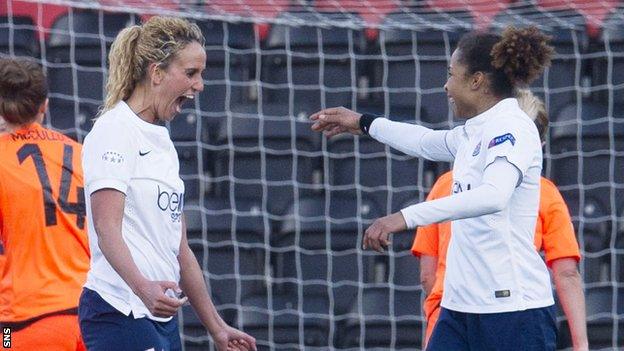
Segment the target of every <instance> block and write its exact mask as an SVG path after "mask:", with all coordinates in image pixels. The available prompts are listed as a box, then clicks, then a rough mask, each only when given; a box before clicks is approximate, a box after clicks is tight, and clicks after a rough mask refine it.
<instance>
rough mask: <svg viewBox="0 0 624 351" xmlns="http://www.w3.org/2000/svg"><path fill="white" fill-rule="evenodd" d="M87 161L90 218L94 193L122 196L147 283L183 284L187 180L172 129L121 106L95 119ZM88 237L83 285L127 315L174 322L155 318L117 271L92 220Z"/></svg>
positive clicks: (129, 237)
mask: <svg viewBox="0 0 624 351" xmlns="http://www.w3.org/2000/svg"><path fill="white" fill-rule="evenodd" d="M82 163H83V168H84V177H85V193H86V196H85V198H86V205H87V216H88V217H89V218H92V217H91V215H92V213H91V201H90V195H91V194H93V193H94V192H95V191H98V190H100V189H105V188H109V189H115V190H118V191H120V192H122V193H124V194H125V195H126V198H125V206H124V210H123V222H122V235H123V239H124V241H125V243H126V245H128V248H129V249H130V252H131V254H132V259H133V260H134V263H135V264H136V265H137V267H138V268H139V270H140V271H141V273H142V274H143V275H144V276H145V277H146V278H147V279H149V280H154V281H173V282H178V281H179V280H180V265H179V263H178V258H177V256H178V252H179V250H180V243H181V240H182V223H181V221H182V210H183V207H184V183H183V182H182V179H180V176H179V161H178V155H177V152H176V150H175V148H174V146H173V143H172V141H171V138H170V136H169V131H168V130H167V128H165V127H162V126H158V125H154V124H151V123H148V122H146V121H144V120H142V119H141V118H139V116H137V115H136V114H135V113H134V112H133V111H132V110H131V109H130V107H128V105H127V104H126V103H125V102H119V103H118V104H117V105H116V106H115V107H114V108H113V109H111V110H109V111H107V112H106V113H104V114H103V115H102V116H101V117H100V118H98V120H97V121H96V122H95V125H94V126H93V129H92V130H91V132H90V133H89V134H88V135H87V137H86V138H85V141H84V147H83V155H82ZM88 234H89V246H90V249H91V268H90V270H89V274H88V276H87V282H86V284H85V287H87V288H89V289H91V290H94V291H96V292H97V293H98V294H99V295H100V296H102V298H103V299H104V300H105V301H106V302H108V303H109V304H110V305H112V306H113V307H115V308H116V309H117V310H119V311H120V312H122V313H123V314H125V315H129V313H130V312H132V314H133V316H134V317H135V318H141V317H145V316H147V317H148V318H150V319H153V320H156V321H168V320H170V319H171V318H159V317H154V316H153V315H152V314H151V313H150V312H149V310H148V309H147V308H146V307H145V305H144V304H143V302H142V301H141V300H140V299H139V297H138V296H136V295H135V294H134V293H133V292H132V290H131V289H130V287H129V286H128V284H126V282H125V281H124V280H123V279H122V278H121V277H120V276H119V274H117V272H116V271H115V270H114V269H113V267H112V266H111V265H110V263H109V262H108V261H107V260H106V258H105V257H104V255H103V254H102V251H101V250H100V248H99V246H98V239H97V234H96V232H95V228H94V227H93V221H91V220H90V221H89V226H88Z"/></svg>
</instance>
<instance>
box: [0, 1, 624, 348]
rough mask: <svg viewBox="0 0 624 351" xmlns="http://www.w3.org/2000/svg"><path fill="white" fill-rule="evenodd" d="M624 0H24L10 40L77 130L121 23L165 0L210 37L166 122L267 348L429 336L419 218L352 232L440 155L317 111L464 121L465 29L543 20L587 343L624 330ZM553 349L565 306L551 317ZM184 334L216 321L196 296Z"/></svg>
mask: <svg viewBox="0 0 624 351" xmlns="http://www.w3.org/2000/svg"><path fill="white" fill-rule="evenodd" d="M617 5H618V3H617V1H613V0H610V1H589V0H587V1H564V0H543V1H515V2H511V1H506V0H500V1H482V0H475V1H459V0H456V1H442V0H428V1H399V0H377V1H374V0H368V1H355V0H353V1H351V0H317V1H313V0H310V1H302V0H301V1H294V0H293V1H288V0H263V1H260V0H237V1H226V0H218V1H179V2H165V1H147V0H145V1H139V0H135V1H121V0H117V1H115V0H106V1H104V0H102V1H100V2H96V1H46V2H34V1H32V2H30V1H13V0H6V1H5V2H3V3H2V4H0V55H3V56H5V55H9V56H31V57H35V58H36V59H38V60H40V62H41V64H42V65H43V66H44V67H45V70H46V73H47V75H48V77H49V80H50V99H51V103H50V111H49V115H48V118H47V120H46V123H47V124H48V125H49V126H52V127H54V128H57V129H59V130H61V131H63V132H65V133H68V134H70V135H72V136H73V137H75V138H77V139H78V140H82V139H83V138H84V135H86V133H87V132H88V130H89V129H90V126H91V118H92V117H93V116H94V115H95V113H96V111H97V108H98V106H99V105H100V104H101V102H102V96H103V93H104V87H103V82H104V81H105V77H106V74H107V70H106V55H107V48H108V47H109V46H110V43H111V42H112V40H113V38H114V36H115V35H116V33H117V32H118V31H119V30H120V29H122V28H124V27H125V26H127V25H129V24H132V23H136V22H139V21H141V20H142V19H146V18H148V17H149V16H150V15H156V14H163V15H174V16H182V17H185V18H189V19H192V20H194V21H197V22H198V24H199V25H200V27H201V28H202V31H203V32H204V34H205V36H206V38H207V44H206V50H207V57H208V64H207V71H206V74H205V79H206V80H205V83H206V85H205V90H204V92H203V93H202V94H200V96H199V98H198V99H196V101H195V102H194V106H188V107H187V108H186V109H185V110H184V111H183V113H182V114H181V115H180V116H178V117H177V118H176V120H175V121H174V122H172V123H171V125H170V129H171V135H172V138H173V139H174V142H175V145H176V147H177V149H178V153H179V156H180V160H181V173H182V177H183V179H184V180H185V184H186V187H187V191H186V200H185V201H186V206H185V207H186V213H187V220H188V227H189V242H190V244H191V246H192V248H193V250H194V251H195V253H196V254H197V256H198V259H199V262H200V265H201V266H202V267H203V269H204V271H205V276H206V278H207V279H208V280H209V282H210V289H211V292H212V295H213V297H214V299H215V302H216V304H217V306H218V308H219V310H220V311H221V312H222V314H223V316H224V317H225V319H226V320H227V321H228V322H229V323H232V324H233V325H235V326H237V327H241V328H243V329H245V330H247V331H249V332H250V333H252V334H253V335H255V336H257V338H258V343H259V345H260V346H261V348H263V349H266V348H273V349H317V350H325V349H372V348H381V349H398V348H419V345H420V340H421V339H422V332H423V317H422V312H421V308H420V303H421V295H422V293H421V286H420V282H419V272H418V268H417V267H418V262H417V260H416V259H414V258H412V257H411V254H410V252H409V248H410V245H411V240H412V235H410V234H403V235H396V236H395V239H394V244H393V249H392V250H390V253H389V255H387V256H384V255H377V254H372V253H370V252H364V251H362V250H361V249H360V242H361V236H362V233H363V231H364V229H365V228H366V227H367V226H368V225H369V224H370V223H371V220H372V219H374V218H376V217H378V216H380V215H384V214H386V213H389V212H391V211H396V210H398V209H400V208H402V207H404V206H405V205H406V204H409V203H412V202H415V201H422V200H423V199H424V198H425V196H426V193H427V191H428V190H429V189H430V187H431V185H432V183H433V181H434V180H435V178H436V177H437V176H438V175H439V174H441V172H443V171H444V170H446V169H448V168H449V167H448V165H445V164H434V163H431V162H425V161H423V160H418V159H413V158H410V157H406V156H405V155H402V154H400V153H398V152H396V151H393V150H390V149H389V148H386V147H384V146H382V145H380V144H378V143H376V142H373V141H371V140H370V139H367V138H351V137H342V138H336V139H332V140H327V139H325V138H322V137H321V136H319V135H317V134H314V133H312V132H311V131H310V130H309V123H308V122H307V116H308V115H309V114H310V113H312V112H314V111H316V110H318V109H320V108H324V107H331V106H336V105H344V106H347V107H350V108H354V109H356V110H359V111H366V112H371V113H378V114H384V115H387V116H390V117H391V118H393V119H396V120H405V121H412V122H419V123H423V124H425V125H427V126H431V127H434V128H444V127H450V126H453V125H455V124H456V123H457V122H456V121H454V120H453V118H452V115H451V114H450V113H449V109H448V105H447V101H446V95H445V93H444V91H443V89H442V86H443V84H444V82H445V80H446V67H447V65H448V61H449V58H450V55H451V53H452V51H453V49H454V45H455V43H456V42H457V40H458V38H459V36H460V35H461V34H462V33H464V32H466V31H467V30H470V29H474V28H479V29H483V28H494V29H495V30H499V29H500V28H502V27H503V26H504V25H506V24H514V25H517V26H522V25H528V24H535V25H537V26H539V27H540V28H541V29H542V30H544V31H547V32H548V33H550V34H551V35H552V36H553V44H554V45H555V47H556V49H557V52H558V54H557V57H556V59H555V60H554V62H553V65H552V67H551V68H550V69H548V70H547V71H546V72H545V74H544V75H543V77H541V78H540V79H538V81H537V82H536V83H535V84H533V86H532V89H533V91H534V92H536V93H537V94H538V95H540V96H542V97H543V98H544V100H545V102H546V104H547V108H548V111H549V114H550V117H551V120H552V124H551V130H550V138H549V142H548V143H547V145H546V157H545V160H546V162H545V174H546V175H547V176H549V177H550V178H552V179H554V181H555V182H556V183H557V184H558V185H559V187H560V189H561V191H562V193H563V194H564V197H565V198H566V200H567V201H568V204H569V206H570V209H571V213H572V215H573V219H574V221H575V227H576V228H577V233H578V238H579V243H580V245H581V248H582V251H583V255H584V259H583V261H582V264H581V273H582V274H583V276H584V278H585V288H586V294H587V298H588V304H587V305H588V321H589V334H590V346H591V347H592V349H599V348H617V347H620V346H622V345H624V329H623V327H624V326H622V325H620V319H621V317H622V313H624V311H623V310H624V308H623V307H622V306H624V295H623V294H621V293H620V290H619V289H620V287H621V283H620V282H621V281H622V275H624V271H623V268H624V266H623V262H624V261H623V258H624V257H623V255H624V251H623V250H624V242H623V240H622V232H623V231H624V225H623V224H622V223H624V222H623V221H622V216H623V213H622V199H623V198H622V189H624V179H623V176H622V174H624V172H623V171H622V169H624V162H623V157H624V146H623V145H622V144H623V142H622V140H624V139H622V137H623V136H624V126H623V125H622V121H623V120H622V112H621V111H622V107H623V105H622V104H623V103H624V93H623V92H624V73H622V72H624V58H623V51H624V50H623V49H624V35H623V34H622V33H624V12H623V11H622V10H621V9H620V8H618V6H617ZM559 321H560V322H562V324H561V325H560V329H561V333H562V335H563V338H562V341H561V342H560V346H561V347H566V346H569V344H568V343H567V342H569V340H568V341H566V336H565V335H566V334H567V333H566V328H567V326H566V324H565V323H564V318H563V317H562V316H559ZM181 323H182V326H183V329H182V331H183V340H184V341H185V345H186V349H187V350H191V349H192V350H198V349H204V348H208V347H212V346H210V345H209V342H208V340H209V338H208V336H207V335H206V332H205V330H204V329H203V327H201V324H200V323H199V321H198V320H197V318H196V317H195V316H194V315H193V314H192V313H190V311H189V310H188V309H187V308H186V307H185V309H184V311H183V313H182V314H181Z"/></svg>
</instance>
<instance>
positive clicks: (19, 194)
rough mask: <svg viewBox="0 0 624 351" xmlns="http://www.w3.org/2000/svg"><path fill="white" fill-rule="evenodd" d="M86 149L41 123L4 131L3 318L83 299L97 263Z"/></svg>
mask: <svg viewBox="0 0 624 351" xmlns="http://www.w3.org/2000/svg"><path fill="white" fill-rule="evenodd" d="M81 152H82V146H81V145H80V144H78V143H76V142H75V141H73V140H71V139H69V138H67V137H66V136H64V135H62V134H60V133H57V132H54V131H52V130H49V129H46V128H43V127H42V126H41V125H39V124H38V123H33V124H31V125H29V126H28V127H25V128H23V129H21V130H18V131H15V132H13V133H9V134H4V135H2V136H0V239H2V245H3V247H4V254H5V256H6V262H5V264H4V267H3V268H2V271H0V273H1V280H0V321H4V322H20V321H26V320H29V319H32V318H34V317H38V316H41V315H44V314H48V313H53V312H57V311H63V310H67V309H71V308H76V307H77V306H78V298H79V295H80V292H81V290H82V285H83V284H84V282H85V279H86V274H87V271H88V269H89V245H88V242H87V233H86V223H85V220H86V219H85V213H86V211H85V205H84V191H83V187H84V185H83V174H82V165H81Z"/></svg>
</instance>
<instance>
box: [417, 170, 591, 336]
mask: <svg viewBox="0 0 624 351" xmlns="http://www.w3.org/2000/svg"><path fill="white" fill-rule="evenodd" d="M452 184H453V175H452V173H451V172H447V173H445V174H443V175H442V176H440V178H438V180H437V181H436V183H435V184H434V185H433V188H432V189H431V192H430V193H429V196H427V201H430V200H435V199H439V198H442V197H446V196H450V194H451V187H452ZM535 227H536V228H535V237H534V244H535V248H536V249H537V250H538V251H539V250H544V253H545V255H546V263H547V264H548V266H550V265H551V263H552V261H554V260H556V259H559V258H564V257H571V258H574V259H576V260H577V261H579V260H580V259H581V254H580V251H579V247H578V242H577V241H576V237H575V235H574V227H573V226H572V221H571V219H570V212H569V210H568V207H567V206H566V204H565V202H564V201H563V197H562V196H561V193H560V192H559V190H558V189H557V187H556V186H555V184H553V182H551V181H550V180H548V179H546V178H544V177H542V178H541V182H540V205H539V213H538V218H537V224H536V226H535ZM450 240H451V223H450V222H445V223H439V224H430V225H428V226H425V227H420V228H418V230H417V231H416V236H415V238H414V243H413V245H412V254H414V255H415V256H419V257H420V256H421V255H428V256H435V257H438V264H437V267H436V276H435V282H434V284H433V288H432V289H431V293H430V294H429V295H428V296H427V298H426V299H425V302H424V306H423V310H424V313H425V319H426V320H427V335H426V338H425V339H426V340H428V339H429V336H431V332H432V330H433V326H434V325H435V322H436V321H437V319H438V315H439V313H440V302H441V301H442V293H443V290H444V273H445V271H446V252H447V249H448V245H449V241H450Z"/></svg>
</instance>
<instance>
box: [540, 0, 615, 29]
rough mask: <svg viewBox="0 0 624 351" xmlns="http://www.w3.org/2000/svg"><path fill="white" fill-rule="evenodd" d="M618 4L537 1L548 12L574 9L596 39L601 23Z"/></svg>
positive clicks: (611, 0)
mask: <svg viewBox="0 0 624 351" xmlns="http://www.w3.org/2000/svg"><path fill="white" fill-rule="evenodd" d="M618 3H619V1H618V0H601V1H595V0H537V6H538V7H541V8H543V9H545V10H549V11H557V10H567V9H575V10H577V11H578V12H579V13H580V14H582V15H583V16H584V17H585V21H586V23H587V32H588V34H589V35H590V36H591V37H596V36H597V35H598V33H599V32H600V27H601V26H602V21H603V20H604V19H605V17H606V16H607V15H608V14H609V13H610V12H611V11H613V10H615V8H616V7H617V4H618Z"/></svg>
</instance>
